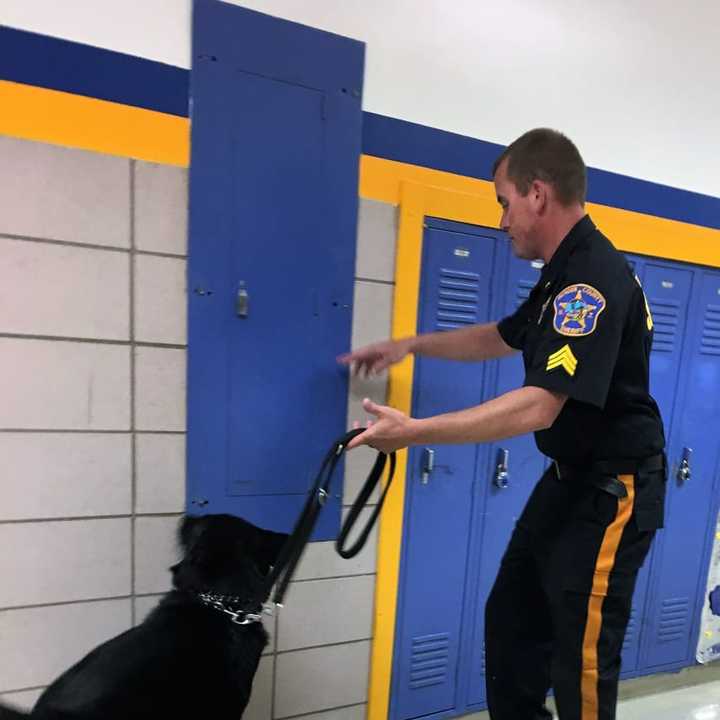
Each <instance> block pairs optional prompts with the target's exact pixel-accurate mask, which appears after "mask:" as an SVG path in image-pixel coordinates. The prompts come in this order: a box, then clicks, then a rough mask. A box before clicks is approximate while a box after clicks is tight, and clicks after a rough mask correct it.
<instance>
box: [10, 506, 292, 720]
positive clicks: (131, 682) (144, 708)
mask: <svg viewBox="0 0 720 720" xmlns="http://www.w3.org/2000/svg"><path fill="white" fill-rule="evenodd" d="M286 539H287V535H283V534H279V533H274V532H270V531H267V530H261V529H259V528H257V527H255V526H254V525H251V524H250V523H248V522H246V521H245V520H241V519H240V518H237V517H233V516H231V515H207V516H203V517H186V518H184V519H183V521H182V522H181V525H180V529H179V541H180V545H181V547H182V549H183V551H184V556H183V559H182V560H181V561H180V562H179V563H178V564H177V565H175V566H174V567H173V568H171V569H172V572H173V586H174V588H175V589H174V590H172V591H170V592H169V593H168V594H167V595H165V597H164V598H163V599H162V600H161V601H160V603H159V604H158V606H157V607H156V608H155V609H154V610H153V611H152V612H151V613H150V615H149V616H148V617H147V619H146V620H145V621H144V622H143V623H142V624H141V625H139V626H138V627H136V628H134V629H132V630H128V631H127V632H125V633H123V634H121V635H118V636H117V637H116V638H114V639H112V640H109V641H108V642H106V643H104V644H103V645H100V646H99V647H97V648H96V649H95V650H93V651H92V652H91V653H90V654H89V655H87V656H86V657H85V658H84V659H83V660H81V661H80V662H79V663H77V664H76V665H75V666H73V667H72V668H70V669H69V670H67V671H66V672H65V673H64V674H63V675H61V676H60V677H59V678H58V679H57V680H55V682H53V684H52V685H50V687H49V688H47V690H45V692H44V693H43V694H42V695H41V696H40V699H39V700H38V702H37V704H36V705H35V708H34V709H33V711H32V712H31V713H29V714H27V713H21V712H17V711H14V710H10V709H7V708H3V707H0V720H11V719H12V718H26V717H31V718H41V719H42V720H60V719H61V718H62V719H63V720H65V719H67V720H70V719H73V720H74V719H76V718H77V719H78V720H79V719H80V718H82V719H83V720H95V719H97V720H135V719H138V720H140V719H144V718H147V719H149V718H153V719H156V718H163V719H164V718H167V719H168V720H178V719H179V718H187V719H188V720H190V719H191V718H192V719H193V720H196V719H200V718H212V719H213V720H224V718H228V720H239V718H240V717H241V716H242V714H243V711H244V710H245V707H246V705H247V703H248V700H249V698H250V690H251V688H252V681H253V677H254V676H255V671H256V670H257V666H258V662H259V661H260V655H261V653H262V650H263V648H264V647H265V645H266V644H267V641H268V636H267V633H266V632H265V629H264V628H263V626H262V624H261V623H260V622H257V621H256V620H257V616H256V615H250V617H249V618H246V615H245V613H247V612H252V613H258V614H259V613H260V612H261V607H260V602H259V601H258V600H257V598H258V597H260V595H263V592H262V590H263V587H264V580H265V578H266V576H267V574H268V572H269V571H270V567H271V566H272V565H273V564H274V563H275V561H276V559H277V556H278V553H279V552H280V549H281V547H282V545H283V543H284V542H285V540H286ZM203 596H204V597H203ZM262 599H264V597H263V598H262ZM238 611H242V612H240V614H238V615H236V614H235V613H238ZM233 619H235V620H237V621H242V620H243V619H247V620H249V622H248V623H247V624H237V622H234V621H233Z"/></svg>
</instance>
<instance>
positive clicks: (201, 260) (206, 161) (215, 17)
mask: <svg viewBox="0 0 720 720" xmlns="http://www.w3.org/2000/svg"><path fill="white" fill-rule="evenodd" d="M363 52H364V48H363V45H362V44H361V43H358V42H356V41H354V40H349V39H347V38H342V37H339V36H337V35H332V34H330V33H325V32H321V31H319V30H314V29H312V28H308V27H305V26H301V25H297V24H295V23H291V22H287V21H284V20H279V19H277V18H272V17H270V16H267V15H262V14H260V13H256V12H252V11H249V10H246V9H244V8H240V7H236V6H233V5H230V4H227V3H220V2H213V1H211V0H196V2H195V14H194V36H193V67H192V74H191V94H192V166H191V176H190V184H191V207H190V254H189V257H190V266H189V278H188V280H189V290H190V292H189V297H190V300H189V302H190V305H189V328H190V329H189V361H188V362H189V368H188V375H189V388H188V493H189V495H188V504H189V509H190V510H192V511H193V512H230V513H235V514H238V515H242V516H243V517H245V518H247V519H248V520H251V521H253V522H255V523H257V524H259V525H262V526H264V527H267V528H272V529H275V530H285V531H287V530H288V529H289V528H290V527H291V526H292V524H293V523H294V521H295V519H296V518H297V515H298V512H299V510H300V507H301V505H302V503H303V501H304V500H305V493H306V491H307V489H308V486H309V484H310V481H311V478H312V476H313V475H314V473H315V472H316V471H317V466H318V464H319V462H320V460H321V459H322V457H323V455H324V453H325V451H326V449H327V447H328V445H329V443H330V442H332V440H334V439H335V438H336V437H337V436H338V435H340V434H341V433H342V432H343V431H344V430H345V424H346V413H347V373H343V372H342V371H341V370H340V369H339V368H338V366H337V364H336V362H335V359H334V358H335V356H336V355H337V354H339V353H341V352H345V351H347V349H348V348H349V345H350V329H351V320H352V294H353V275H354V263H355V233H356V219H357V173H358V161H359V154H360V140H361V132H360V131H361V100H360V97H361V90H362V75H363ZM340 495H341V493H340V490H339V489H337V488H336V492H335V493H334V494H333V498H332V502H330V503H328V505H327V506H326V508H325V510H324V512H323V513H322V515H321V517H320V523H319V530H318V533H319V534H318V537H327V538H329V537H334V534H335V533H336V532H337V526H338V522H339V512H340V499H339V497H340Z"/></svg>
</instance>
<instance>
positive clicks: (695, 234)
mask: <svg viewBox="0 0 720 720" xmlns="http://www.w3.org/2000/svg"><path fill="white" fill-rule="evenodd" d="M406 182H412V183H417V184H420V185H424V186H427V187H435V188H437V189H438V190H440V191H444V192H451V193H456V194H458V195H460V194H462V195H466V196H472V197H474V198H476V199H477V200H487V201H489V202H490V206H489V207H470V208H467V202H458V203H450V206H451V207H450V208H449V212H450V214H443V215H440V217H442V218H444V219H447V220H458V221H462V222H468V223H472V224H476V225H485V226H486V227H497V226H498V222H499V221H500V209H499V206H498V204H497V201H496V199H495V190H494V187H493V184H492V183H491V182H488V181H487V180H477V179H475V178H469V177H463V176H460V175H453V174H452V173H447V172H443V171H440V170H431V169H429V168H421V167H417V166H415V165H408V164H407V163H401V162H395V161H393V160H383V159H381V158H376V157H370V156H367V155H363V156H362V158H361V161H360V195H361V197H364V198H369V199H372V200H380V201H382V202H387V203H392V204H394V205H397V204H398V203H399V202H400V189H401V187H402V186H403V184H404V183H406ZM446 207H447V204H446ZM587 210H588V212H589V213H590V215H591V216H592V219H593V220H594V221H595V223H596V224H597V225H598V227H599V228H600V230H602V231H603V232H604V233H605V234H606V235H607V236H608V237H609V238H610V239H611V240H612V242H613V243H614V244H615V246H616V247H617V248H619V249H620V250H623V251H625V252H633V253H639V254H641V255H651V256H653V257H663V258H668V259H669V260H679V261H681V262H690V263H698V264H700V265H710V266H713V267H720V230H716V229H714V228H707V227H702V226H700V225H692V224H690V223H683V222H678V221H677V220H667V219H666V218H659V217H655V216H653V215H644V214H642V213H637V212H631V211H630V210H621V209H619V208H613V207H608V206H606V205H597V204H595V203H588V204H587ZM459 215H462V216H463V217H459Z"/></svg>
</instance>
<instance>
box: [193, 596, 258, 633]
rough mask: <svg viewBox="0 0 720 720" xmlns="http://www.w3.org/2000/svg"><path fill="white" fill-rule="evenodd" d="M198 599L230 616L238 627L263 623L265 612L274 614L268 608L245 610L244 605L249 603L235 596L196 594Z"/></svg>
mask: <svg viewBox="0 0 720 720" xmlns="http://www.w3.org/2000/svg"><path fill="white" fill-rule="evenodd" d="M196 596H197V597H198V599H199V600H200V601H201V602H202V603H203V604H204V605H206V606H207V607H211V608H213V609H215V610H217V611H219V612H221V613H224V614H225V615H227V616H229V618H230V621H231V622H233V623H235V624H236V625H252V624H253V623H259V622H261V621H262V616H263V612H265V613H266V614H268V615H271V614H272V611H269V610H268V608H267V607H265V606H263V607H262V609H261V610H260V611H259V612H258V611H254V610H247V609H243V608H242V607H239V606H242V605H245V604H246V603H247V599H243V598H239V597H236V596H234V595H215V594H214V593H210V592H201V593H196Z"/></svg>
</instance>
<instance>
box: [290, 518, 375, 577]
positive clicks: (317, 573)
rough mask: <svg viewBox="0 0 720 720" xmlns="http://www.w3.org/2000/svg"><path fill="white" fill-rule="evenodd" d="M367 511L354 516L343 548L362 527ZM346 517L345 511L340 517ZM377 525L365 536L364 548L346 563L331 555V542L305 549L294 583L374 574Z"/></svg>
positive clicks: (332, 553) (332, 545) (332, 552)
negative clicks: (296, 581)
mask: <svg viewBox="0 0 720 720" xmlns="http://www.w3.org/2000/svg"><path fill="white" fill-rule="evenodd" d="M369 515H370V510H369V509H365V510H363V511H361V513H360V515H359V516H358V520H357V524H356V530H355V531H353V532H352V533H351V534H350V535H349V536H348V541H347V544H346V547H351V546H352V545H353V543H354V541H355V538H356V537H357V533H358V532H360V530H361V529H362V528H363V527H365V525H366V523H367V521H368V518H369ZM345 517H347V508H345V509H344V510H343V518H345ZM377 533H378V526H377V524H376V525H375V527H374V528H373V530H372V532H371V533H370V535H369V536H368V540H367V543H366V544H365V547H364V548H363V549H362V550H361V551H360V552H359V553H358V554H357V555H356V556H355V557H354V558H351V559H350V560H344V559H343V558H341V557H340V556H339V555H338V554H337V553H336V552H335V542H334V541H329V542H316V543H311V544H310V545H308V546H307V548H306V550H305V554H304V555H303V557H302V559H301V561H300V564H299V565H298V567H297V570H296V572H295V579H296V580H309V579H319V578H340V577H346V576H348V575H361V574H367V573H374V572H375V565H376V556H377Z"/></svg>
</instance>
